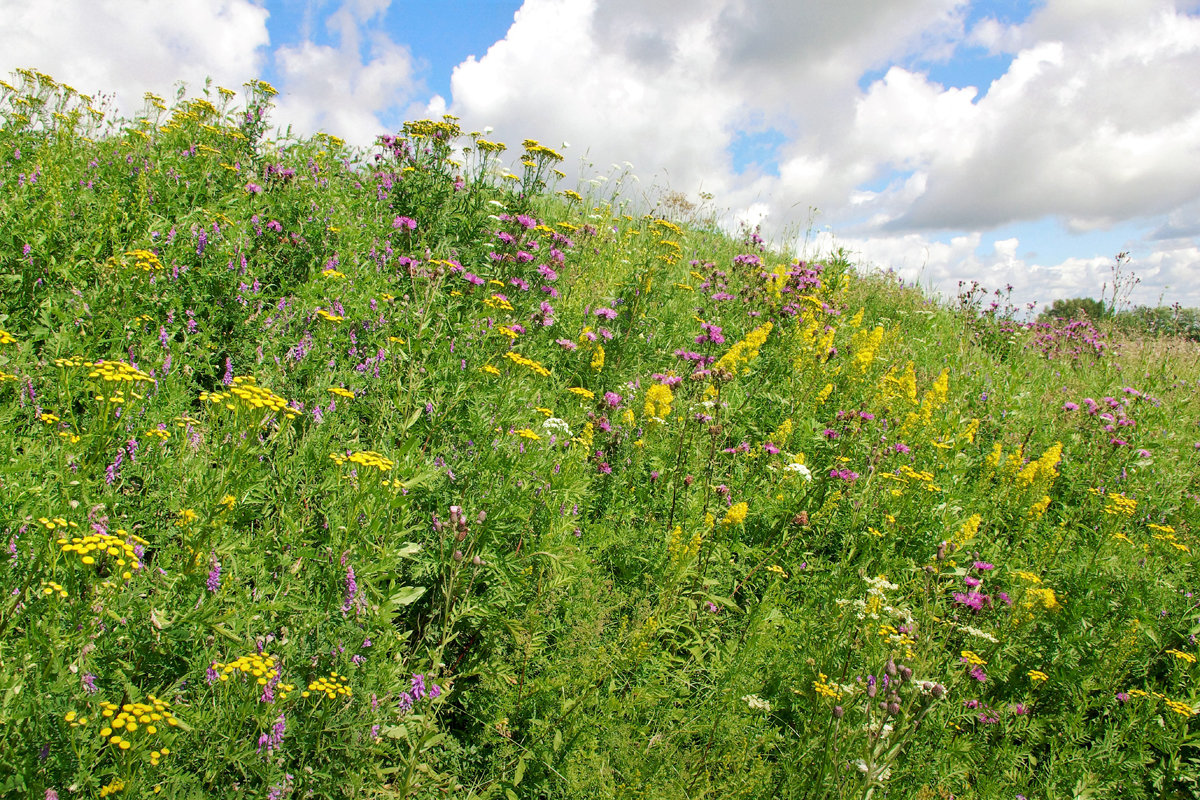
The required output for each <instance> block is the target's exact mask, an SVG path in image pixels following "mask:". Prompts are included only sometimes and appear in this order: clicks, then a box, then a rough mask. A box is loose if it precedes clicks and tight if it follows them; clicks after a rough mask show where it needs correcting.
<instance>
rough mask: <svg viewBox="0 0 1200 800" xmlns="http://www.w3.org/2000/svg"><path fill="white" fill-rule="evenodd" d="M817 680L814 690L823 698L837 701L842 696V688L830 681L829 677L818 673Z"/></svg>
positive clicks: (814, 682) (814, 683)
mask: <svg viewBox="0 0 1200 800" xmlns="http://www.w3.org/2000/svg"><path fill="white" fill-rule="evenodd" d="M817 675H818V678H817V680H815V681H813V689H814V690H816V692H817V694H819V695H821V696H822V697H828V698H829V699H830V700H837V699H838V698H839V697H841V696H842V687H840V686H838V685H837V684H836V683H834V682H833V681H831V680H829V676H828V675H826V674H825V673H824V672H819V673H817Z"/></svg>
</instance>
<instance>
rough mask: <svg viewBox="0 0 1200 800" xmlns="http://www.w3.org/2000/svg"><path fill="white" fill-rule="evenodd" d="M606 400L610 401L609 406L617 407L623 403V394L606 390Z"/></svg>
mask: <svg viewBox="0 0 1200 800" xmlns="http://www.w3.org/2000/svg"><path fill="white" fill-rule="evenodd" d="M604 402H606V403H608V407H609V408H616V407H617V406H619V405H621V395H619V394H617V393H616V392H605V393H604Z"/></svg>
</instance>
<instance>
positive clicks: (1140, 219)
mask: <svg viewBox="0 0 1200 800" xmlns="http://www.w3.org/2000/svg"><path fill="white" fill-rule="evenodd" d="M168 9H169V10H168ZM22 66H28V67H34V68H37V69H40V70H42V71H44V72H48V73H50V74H51V75H53V76H55V77H56V78H58V79H60V80H63V81H66V82H68V83H70V84H72V85H74V86H75V87H77V88H79V89H80V90H82V91H98V90H103V91H111V92H115V93H116V94H117V98H118V102H119V103H122V104H123V106H124V107H127V108H136V107H138V106H140V98H141V95H142V93H143V92H144V91H146V90H154V91H157V92H159V93H162V94H166V95H168V96H172V95H173V85H174V84H175V82H176V81H178V80H183V81H186V82H187V83H188V84H189V85H193V86H198V85H201V84H202V83H203V81H204V79H205V78H206V77H211V78H213V80H214V81H215V82H217V83H218V84H223V85H227V86H230V87H237V86H240V85H241V84H242V83H243V82H244V81H246V80H248V79H249V78H252V77H262V78H264V79H266V80H268V81H270V82H271V83H273V84H274V85H275V86H276V87H277V88H279V89H280V92H281V95H280V97H279V98H278V99H279V107H278V109H277V111H276V114H275V122H276V123H277V124H280V125H287V124H290V125H292V126H293V128H294V129H295V130H296V131H298V132H301V133H309V132H313V131H316V130H325V131H327V132H329V133H334V134H337V135H340V136H343V137H346V138H348V139H350V140H351V141H354V142H360V143H363V144H368V143H369V142H370V141H371V140H372V139H373V137H374V136H375V135H376V134H378V133H382V132H385V131H389V130H395V129H396V128H397V127H398V126H399V123H400V122H402V121H403V120H405V119H412V118H419V117H426V116H433V115H439V114H441V113H443V112H450V113H454V114H456V115H458V116H459V117H461V118H462V120H463V124H464V126H465V127H466V128H467V129H482V128H483V127H485V126H491V127H493V128H494V129H495V132H494V133H493V134H492V137H491V138H494V139H499V140H501V141H507V142H509V143H510V144H512V145H514V146H515V145H517V144H518V143H519V142H520V141H521V140H522V139H525V138H534V139H538V140H540V141H542V142H543V143H545V144H548V145H550V146H554V147H557V146H559V145H561V144H562V143H564V142H567V143H569V144H570V146H569V148H568V149H567V150H565V151H564V152H565V154H566V155H567V157H568V166H570V167H571V178H572V181H574V180H575V179H576V177H577V176H580V175H582V177H583V178H584V179H588V178H593V179H594V178H597V177H598V176H602V177H606V178H614V179H615V178H616V177H618V176H620V175H622V174H625V173H627V172H628V173H630V174H632V175H634V176H636V181H635V180H633V179H631V178H626V179H625V181H624V183H623V185H624V187H625V191H627V192H628V193H630V196H636V197H639V198H644V197H649V198H651V200H652V199H653V198H654V197H655V196H656V195H658V194H660V193H661V192H663V191H667V190H669V191H676V192H683V193H685V194H687V195H689V196H691V197H692V198H693V199H698V198H699V196H700V193H701V192H705V193H708V194H711V195H712V196H713V198H714V199H713V200H712V201H711V203H710V204H709V205H710V207H711V208H713V209H714V210H716V211H718V212H722V213H723V214H725V218H726V219H728V220H735V219H740V220H746V221H749V222H752V223H761V224H762V228H763V232H764V235H766V237H767V238H768V239H769V240H771V241H773V242H775V243H779V244H787V243H791V242H797V241H798V242H800V243H801V246H803V247H805V248H806V250H807V255H809V256H819V255H820V253H821V252H822V251H824V250H827V249H828V248H829V247H844V248H846V249H847V250H849V251H851V252H852V253H854V254H855V257H856V259H857V260H858V261H859V262H861V263H863V264H865V265H873V266H877V267H880V268H887V267H891V268H893V269H895V270H896V271H897V272H899V273H900V274H901V275H902V276H903V277H905V278H906V279H907V280H910V281H917V282H920V283H921V284H923V285H926V286H928V287H930V288H932V289H934V290H937V291H941V292H942V293H943V294H946V295H950V296H952V295H953V294H954V293H955V290H956V287H957V283H958V281H960V280H967V281H969V280H978V281H980V282H981V283H983V284H984V285H986V286H988V287H989V288H991V287H997V286H1003V285H1005V284H1008V283H1011V284H1013V285H1014V287H1015V290H1014V297H1015V298H1017V299H1019V300H1021V301H1022V302H1032V301H1036V302H1038V303H1040V304H1047V303H1049V302H1050V301H1051V300H1053V299H1055V298H1060V297H1074V296H1093V297H1099V296H1100V293H1101V291H1102V286H1103V285H1104V283H1105V282H1106V281H1108V282H1110V283H1111V265H1112V263H1113V256H1114V255H1115V254H1116V253H1118V252H1120V251H1128V252H1129V253H1130V255H1131V258H1132V261H1131V263H1130V268H1131V269H1132V271H1133V272H1134V273H1135V274H1136V275H1137V276H1138V277H1139V278H1140V279H1141V283H1140V285H1138V286H1137V288H1136V289H1135V291H1134V294H1133V298H1132V299H1133V300H1134V301H1135V302H1140V303H1144V304H1151V305H1152V304H1155V303H1157V302H1158V301H1159V300H1160V298H1161V299H1162V301H1163V302H1164V303H1170V302H1173V301H1179V302H1181V303H1183V304H1184V305H1186V306H1197V307H1200V77H1197V76H1200V0H1173V1H1172V0H1044V1H1041V0H980V1H976V2H967V1H966V0H839V2H836V3H833V2H823V1H822V0H653V1H652V2H648V1H647V0H526V2H523V3H522V2H516V0H512V1H506V0H437V1H436V2H432V1H431V0H420V1H416V2H414V1H411V0H344V1H343V0H326V1H324V2H322V1H321V0H266V1H265V2H264V0H258V1H257V2H256V1H255V0H188V1H187V2H178V3H169V4H164V3H162V2H159V0H0V72H5V73H6V72H8V71H10V70H11V69H14V68H17V67H22ZM626 162H628V164H629V165H631V167H628V168H627V167H626ZM614 165H616V166H614ZM612 185H613V184H612V183H611V182H610V183H609V184H607V185H606V186H605V187H603V188H604V189H605V190H606V191H607V189H608V187H610V186H612ZM584 188H586V184H585V185H584ZM731 224H732V223H731Z"/></svg>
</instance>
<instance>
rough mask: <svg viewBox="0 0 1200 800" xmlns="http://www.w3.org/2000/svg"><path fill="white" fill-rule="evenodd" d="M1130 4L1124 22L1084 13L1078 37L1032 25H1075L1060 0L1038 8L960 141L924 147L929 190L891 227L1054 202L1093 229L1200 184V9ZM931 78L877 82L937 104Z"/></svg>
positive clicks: (898, 97)
mask: <svg viewBox="0 0 1200 800" xmlns="http://www.w3.org/2000/svg"><path fill="white" fill-rule="evenodd" d="M1101 5H1103V4H1101ZM1119 5H1120V6H1121V7H1120V8H1119V9H1116V8H1114V9H1106V10H1109V11H1111V14H1110V15H1111V16H1115V17H1118V18H1119V21H1120V27H1119V28H1117V29H1108V28H1104V29H1102V30H1097V29H1096V28H1095V27H1094V24H1093V25H1081V32H1080V33H1078V34H1077V35H1075V36H1074V38H1073V39H1069V40H1043V39H1040V38H1038V37H1037V36H1035V34H1036V33H1037V32H1039V31H1041V30H1044V29H1048V30H1051V31H1054V32H1055V33H1061V34H1062V35H1063V36H1067V35H1070V34H1071V33H1072V30H1071V29H1066V28H1064V27H1063V26H1062V25H1061V24H1060V23H1059V19H1060V18H1061V17H1063V12H1062V10H1061V7H1060V5H1059V4H1050V5H1048V6H1047V10H1046V12H1044V13H1046V14H1048V15H1050V16H1052V17H1054V20H1053V21H1052V22H1049V23H1048V22H1045V21H1042V20H1040V19H1039V17H1038V16H1037V15H1035V16H1034V17H1033V18H1031V20H1030V21H1029V22H1028V23H1027V26H1028V28H1029V32H1028V33H1027V34H1026V38H1028V39H1030V43H1029V44H1028V45H1027V46H1025V47H1023V48H1022V49H1020V50H1019V52H1018V53H1017V54H1016V56H1015V58H1014V60H1013V62H1012V65H1011V66H1010V67H1009V69H1008V71H1007V73H1006V74H1005V75H1004V76H1003V77H1001V78H1000V79H998V80H997V81H995V82H994V83H993V84H992V85H991V87H990V88H989V89H988V91H987V93H986V95H985V96H983V97H982V98H981V99H980V100H979V101H978V102H977V103H975V104H973V105H971V106H970V107H969V108H968V109H966V113H965V114H962V115H961V116H960V117H959V118H958V119H956V120H955V121H954V123H953V124H952V126H951V127H952V130H951V132H952V133H953V134H954V135H955V138H956V143H955V145H954V146H952V147H948V148H946V149H945V150H943V151H941V152H937V153H926V154H918V155H917V158H918V159H919V160H920V161H921V163H922V164H923V165H924V168H925V169H927V170H928V173H929V177H928V182H927V190H926V192H925V194H923V195H922V196H921V197H920V198H918V199H916V200H915V201H914V202H913V203H912V205H911V207H910V208H909V209H908V210H907V211H906V212H905V213H904V214H902V215H901V216H900V217H899V218H898V219H896V220H894V221H893V222H892V223H891V227H892V228H893V229H900V230H903V229H914V228H915V229H945V228H981V227H983V228H986V227H991V226H996V225H1001V224H1004V223H1007V222H1012V221H1016V220H1030V219H1037V218H1039V217H1042V216H1046V215H1055V216H1058V217H1061V218H1062V219H1063V220H1064V221H1065V222H1066V223H1067V225H1068V226H1069V227H1070V229H1072V230H1077V231H1085V230H1089V229H1092V228H1103V227H1107V226H1110V225H1112V224H1114V223H1115V222H1117V221H1120V220H1127V219H1132V218H1136V217H1150V216H1153V215H1158V214H1163V213H1167V212H1169V211H1170V210H1171V209H1173V208H1175V207H1177V206H1178V205H1180V204H1181V203H1184V202H1186V201H1188V200H1189V199H1191V198H1194V197H1196V196H1197V194H1198V193H1200V150H1197V149H1196V147H1195V142H1196V141H1197V140H1198V136H1200V84H1198V83H1197V82H1196V81H1195V79H1194V78H1193V77H1191V76H1194V75H1197V74H1200V18H1196V17H1193V16H1188V15H1184V14H1180V13H1179V12H1177V11H1174V10H1157V11H1155V12H1154V13H1151V14H1149V15H1145V16H1141V17H1136V18H1131V16H1130V14H1129V12H1128V7H1130V6H1136V5H1137V4H1136V3H1122V4H1119ZM1081 22H1082V20H1081ZM1105 34H1107V35H1105ZM924 83H925V84H926V85H925V86H924V87H923V89H924V91H923V92H916V91H913V90H911V89H910V88H909V87H907V86H896V87H893V86H891V85H884V86H882V87H879V86H876V87H872V91H871V93H870V94H876V95H879V102H881V103H889V104H891V105H897V104H901V103H905V102H907V103H909V104H910V106H909V107H910V108H911V109H912V110H913V113H916V114H920V113H927V114H931V115H932V114H937V113H938V110H939V109H938V105H937V104H938V103H944V102H945V101H946V100H947V98H948V96H949V95H950V94H951V92H952V91H953V90H944V89H941V87H937V86H935V85H930V84H928V82H927V81H925V82H924ZM889 84H890V82H889ZM968 199H969V202H964V201H965V200H968Z"/></svg>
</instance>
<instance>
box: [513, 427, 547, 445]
mask: <svg viewBox="0 0 1200 800" xmlns="http://www.w3.org/2000/svg"><path fill="white" fill-rule="evenodd" d="M515 433H516V434H517V436H520V437H521V438H522V439H530V440H531V441H534V442H537V441H541V438H542V437H540V436H538V435H537V434H536V433H534V432H533V431H531V430H530V429H529V428H521V429H520V430H518V431H515Z"/></svg>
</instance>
